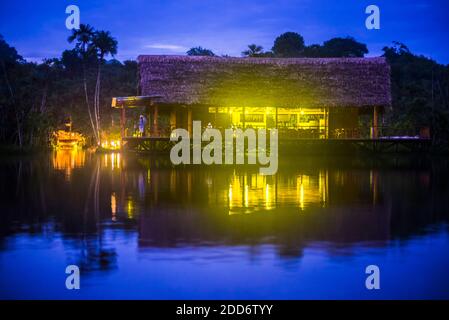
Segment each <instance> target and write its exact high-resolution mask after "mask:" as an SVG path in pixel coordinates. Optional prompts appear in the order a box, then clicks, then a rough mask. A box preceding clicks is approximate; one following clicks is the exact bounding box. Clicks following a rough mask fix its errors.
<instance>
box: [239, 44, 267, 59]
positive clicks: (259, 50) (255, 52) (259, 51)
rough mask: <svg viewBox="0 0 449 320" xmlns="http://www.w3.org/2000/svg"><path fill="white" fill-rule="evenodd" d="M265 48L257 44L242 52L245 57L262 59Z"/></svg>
mask: <svg viewBox="0 0 449 320" xmlns="http://www.w3.org/2000/svg"><path fill="white" fill-rule="evenodd" d="M263 53H264V52H263V47H262V46H258V45H256V44H250V45H248V49H247V50H245V51H243V52H242V56H244V57H261V56H263Z"/></svg>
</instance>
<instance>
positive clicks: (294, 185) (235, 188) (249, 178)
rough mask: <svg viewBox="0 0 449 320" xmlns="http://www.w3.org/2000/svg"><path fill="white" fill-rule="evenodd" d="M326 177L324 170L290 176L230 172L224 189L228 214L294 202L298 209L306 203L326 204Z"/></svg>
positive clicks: (304, 207) (302, 207) (309, 204)
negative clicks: (225, 189)
mask: <svg viewBox="0 0 449 320" xmlns="http://www.w3.org/2000/svg"><path fill="white" fill-rule="evenodd" d="M327 179H328V173H327V171H325V170H320V171H318V173H317V174H297V175H293V176H282V175H276V176H264V175H260V174H258V173H254V174H243V175H241V174H240V175H239V174H237V173H236V172H234V173H233V175H232V176H231V178H230V181H231V183H230V184H229V188H228V192H227V194H228V203H229V214H235V213H251V212H254V211H257V210H260V209H264V210H271V209H275V208H276V207H278V206H295V207H297V208H298V209H299V210H300V211H302V210H304V209H306V208H307V207H310V206H318V207H326V205H327Z"/></svg>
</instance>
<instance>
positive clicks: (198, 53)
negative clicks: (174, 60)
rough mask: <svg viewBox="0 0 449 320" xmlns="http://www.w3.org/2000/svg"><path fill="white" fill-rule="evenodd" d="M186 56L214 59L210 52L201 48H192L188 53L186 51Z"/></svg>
mask: <svg viewBox="0 0 449 320" xmlns="http://www.w3.org/2000/svg"><path fill="white" fill-rule="evenodd" d="M187 55H188V56H209V57H214V56H215V54H214V53H213V52H212V50H209V49H205V48H203V47H194V48H191V49H190V50H189V51H187Z"/></svg>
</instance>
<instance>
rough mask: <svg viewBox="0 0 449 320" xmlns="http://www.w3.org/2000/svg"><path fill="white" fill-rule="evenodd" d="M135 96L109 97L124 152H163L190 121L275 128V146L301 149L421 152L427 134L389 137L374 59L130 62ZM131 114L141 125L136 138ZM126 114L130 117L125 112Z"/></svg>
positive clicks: (386, 79) (386, 70) (382, 80)
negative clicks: (173, 134)
mask: <svg viewBox="0 0 449 320" xmlns="http://www.w3.org/2000/svg"><path fill="white" fill-rule="evenodd" d="M138 69H139V91H140V96H135V97H117V98H113V101H112V107H114V108H118V109H120V110H121V120H120V125H121V136H122V146H123V148H124V149H128V150H137V151H139V150H140V151H151V150H154V149H155V148H156V146H157V145H159V147H158V148H162V149H164V147H162V146H163V145H164V144H165V145H166V147H169V145H170V141H169V137H170V133H171V131H172V130H173V129H175V128H184V129H187V130H188V131H189V133H190V134H191V133H192V121H195V120H199V121H201V122H202V126H203V127H204V128H205V127H206V126H208V125H209V126H212V127H213V128H216V129H221V130H224V129H227V128H241V129H245V128H255V129H257V128H267V129H269V128H277V129H278V130H279V140H280V146H281V147H282V144H283V143H284V145H289V144H292V143H293V144H302V145H305V144H307V145H317V146H318V147H320V148H321V147H323V146H331V145H334V146H337V148H339V146H341V145H342V144H348V142H349V143H350V144H352V145H357V146H362V147H366V148H368V149H371V150H379V149H391V148H393V149H397V148H398V145H399V144H401V145H405V146H412V147H413V148H423V146H425V145H426V144H427V142H428V141H429V132H428V130H423V129H421V130H420V129H416V130H413V132H395V131H394V130H392V129H391V128H388V127H385V126H384V125H383V124H384V122H383V116H384V114H385V113H386V112H388V110H389V109H390V108H391V89H390V67H389V65H388V63H387V62H386V60H385V59H384V58H382V57H379V58H230V57H205V56H161V55H144V56H139V57H138ZM133 108H139V110H140V111H139V112H140V113H141V114H144V115H145V117H146V119H147V128H146V130H145V133H144V134H143V135H138V134H136V122H137V121H138V115H137V114H134V115H132V116H129V115H128V113H132V112H133V111H132V110H131V109H133ZM129 110H131V111H129Z"/></svg>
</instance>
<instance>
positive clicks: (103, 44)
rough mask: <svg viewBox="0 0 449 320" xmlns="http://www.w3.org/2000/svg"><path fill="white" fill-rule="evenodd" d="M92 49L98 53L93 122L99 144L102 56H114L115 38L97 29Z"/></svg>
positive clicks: (107, 32) (115, 48)
mask: <svg viewBox="0 0 449 320" xmlns="http://www.w3.org/2000/svg"><path fill="white" fill-rule="evenodd" d="M91 45H92V47H93V50H94V51H96V52H97V55H98V71H97V81H96V84H95V94H94V114H95V120H96V121H95V124H96V131H97V136H98V141H97V143H98V144H99V145H100V144H101V121H100V120H101V116H100V114H101V113H100V89H101V67H102V65H103V63H104V57H105V56H106V55H111V56H114V55H115V54H116V53H117V40H115V39H114V38H113V37H112V36H111V34H110V32H109V31H97V32H95V33H94V36H93V38H92V44H91Z"/></svg>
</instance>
